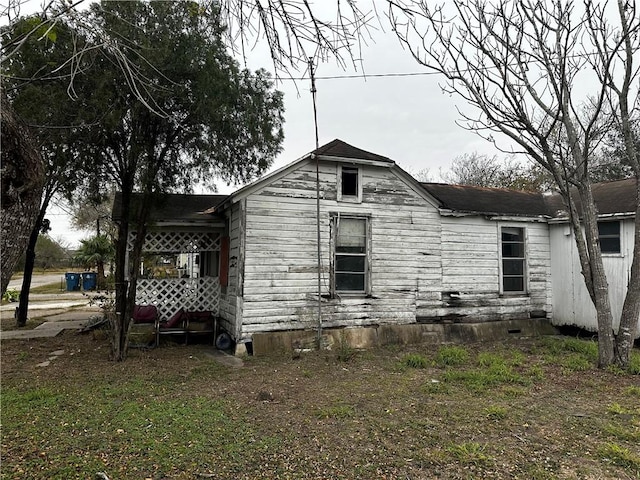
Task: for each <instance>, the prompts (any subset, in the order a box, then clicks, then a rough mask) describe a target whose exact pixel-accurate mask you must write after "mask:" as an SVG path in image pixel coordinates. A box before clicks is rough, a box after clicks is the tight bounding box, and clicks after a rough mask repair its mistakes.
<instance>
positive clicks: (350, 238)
mask: <svg viewBox="0 0 640 480" xmlns="http://www.w3.org/2000/svg"><path fill="white" fill-rule="evenodd" d="M366 226H367V223H366V220H365V219H364V218H341V219H339V224H338V240H337V244H336V247H338V248H337V250H338V251H342V250H341V248H340V247H363V248H364V246H365V244H366V238H367V236H366Z"/></svg>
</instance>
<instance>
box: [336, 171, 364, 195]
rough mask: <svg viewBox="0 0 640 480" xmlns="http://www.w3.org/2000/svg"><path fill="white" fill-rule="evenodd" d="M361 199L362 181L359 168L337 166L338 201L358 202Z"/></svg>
mask: <svg viewBox="0 0 640 480" xmlns="http://www.w3.org/2000/svg"><path fill="white" fill-rule="evenodd" d="M361 198H362V181H361V171H360V168H358V167H354V166H348V165H338V200H339V201H344V202H360V201H361Z"/></svg>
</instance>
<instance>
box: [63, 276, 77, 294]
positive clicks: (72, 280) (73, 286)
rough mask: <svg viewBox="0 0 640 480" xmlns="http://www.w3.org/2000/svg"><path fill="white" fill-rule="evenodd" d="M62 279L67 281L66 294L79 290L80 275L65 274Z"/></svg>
mask: <svg viewBox="0 0 640 480" xmlns="http://www.w3.org/2000/svg"><path fill="white" fill-rule="evenodd" d="M64 278H65V280H66V281H67V292H73V291H74V290H80V274H79V273H69V272H67V273H65V274H64Z"/></svg>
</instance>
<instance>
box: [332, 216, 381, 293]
mask: <svg viewBox="0 0 640 480" xmlns="http://www.w3.org/2000/svg"><path fill="white" fill-rule="evenodd" d="M345 218H347V219H355V220H363V221H364V222H365V253H364V255H363V257H364V290H338V289H337V286H336V263H337V262H336V257H337V256H338V255H339V254H338V252H337V251H336V250H337V248H336V247H337V243H338V233H339V222H340V220H341V219H345ZM330 225H331V249H330V252H331V260H330V287H331V297H332V298H336V297H349V296H351V297H362V296H368V295H371V216H370V215H366V214H352V213H345V214H342V213H334V212H332V213H331V214H330Z"/></svg>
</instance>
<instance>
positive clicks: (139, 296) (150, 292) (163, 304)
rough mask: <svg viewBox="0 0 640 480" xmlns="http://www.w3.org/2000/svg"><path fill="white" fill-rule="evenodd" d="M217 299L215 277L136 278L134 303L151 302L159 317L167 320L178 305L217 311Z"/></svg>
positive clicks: (191, 308) (193, 310)
mask: <svg viewBox="0 0 640 480" xmlns="http://www.w3.org/2000/svg"><path fill="white" fill-rule="evenodd" d="M219 303H220V283H219V282H218V278H217V277H201V278H162V279H160V278H151V279H148V278H140V279H138V284H137V288H136V304H137V305H155V306H156V307H157V308H158V315H159V316H160V320H168V319H169V318H170V317H171V316H172V315H173V314H174V313H175V312H177V311H178V310H179V309H180V308H184V309H185V310H186V311H191V312H201V311H210V312H213V314H214V315H218V305H219Z"/></svg>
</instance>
